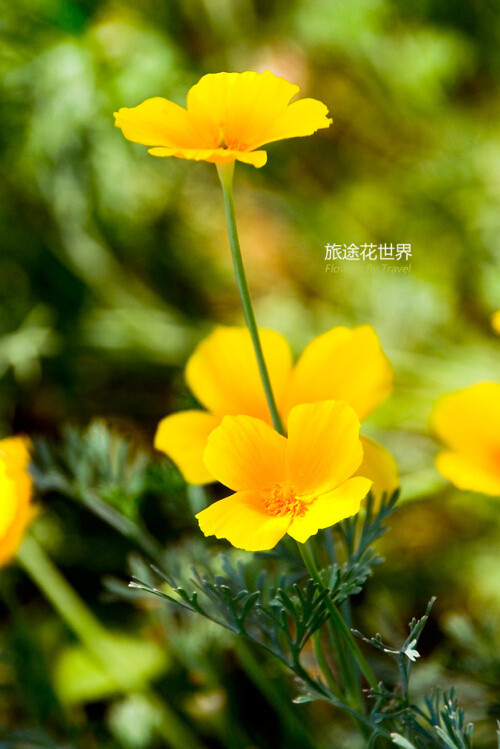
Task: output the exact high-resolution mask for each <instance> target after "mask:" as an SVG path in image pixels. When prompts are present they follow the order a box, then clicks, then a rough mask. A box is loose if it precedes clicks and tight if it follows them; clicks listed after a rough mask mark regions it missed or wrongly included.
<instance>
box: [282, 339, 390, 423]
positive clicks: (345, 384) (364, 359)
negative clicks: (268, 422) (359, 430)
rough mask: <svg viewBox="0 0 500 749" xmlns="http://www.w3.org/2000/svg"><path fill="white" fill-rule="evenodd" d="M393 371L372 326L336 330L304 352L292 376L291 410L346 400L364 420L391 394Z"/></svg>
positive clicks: (311, 344) (309, 346) (289, 401)
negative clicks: (296, 407)
mask: <svg viewBox="0 0 500 749" xmlns="http://www.w3.org/2000/svg"><path fill="white" fill-rule="evenodd" d="M391 386H392V369H391V365H390V364H389V361H388V359H387V357H386V356H385V354H384V352H383V351H382V349H381V346H380V341H379V339H378V336H377V334H376V333H375V331H374V330H373V328H372V327H371V326H370V325H362V326H360V327H358V328H354V329H349V328H344V327H337V328H333V329H332V330H330V331H328V332H327V333H323V335H320V336H318V338H315V339H314V340H313V341H311V343H310V344H309V345H308V346H307V347H306V348H305V349H304V352H303V353H302V356H301V357H300V359H299V361H298V362H297V364H296V366H295V369H294V371H293V374H292V380H291V384H290V389H289V400H288V408H289V409H290V408H292V407H293V406H295V405H297V404H298V403H313V402H314V401H321V400H328V399H331V398H333V399H335V400H345V401H347V403H349V405H350V406H352V407H353V408H354V410H355V411H356V413H357V414H358V416H359V418H360V419H363V418H364V417H365V416H366V415H367V414H368V413H370V411H372V410H373V409H374V408H375V407H376V406H378V404H379V403H381V402H382V401H383V400H384V399H385V398H386V397H387V395H388V394H389V392H390V390H391Z"/></svg>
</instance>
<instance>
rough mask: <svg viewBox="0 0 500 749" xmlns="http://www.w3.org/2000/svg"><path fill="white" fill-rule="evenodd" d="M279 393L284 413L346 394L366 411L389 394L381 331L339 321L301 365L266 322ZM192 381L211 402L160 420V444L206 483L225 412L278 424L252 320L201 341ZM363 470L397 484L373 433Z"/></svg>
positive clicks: (188, 475) (265, 343) (379, 485)
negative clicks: (211, 444) (206, 455)
mask: <svg viewBox="0 0 500 749" xmlns="http://www.w3.org/2000/svg"><path fill="white" fill-rule="evenodd" d="M259 337H260V341H261V344H262V349H263V353H264V359H265V361H266V365H267V369H268V372H269V377H270V379H271V385H272V388H273V392H274V396H275V399H276V403H277V406H278V410H279V411H280V414H281V416H282V417H283V421H284V422H286V417H287V415H288V414H289V413H290V411H291V409H292V408H293V407H294V406H296V405H299V404H301V403H314V402H316V401H323V400H332V399H333V400H345V401H347V403H349V405H350V406H352V408H353V409H354V410H355V412H356V413H357V415H358V417H359V418H360V419H362V418H364V417H365V416H367V415H368V414H369V413H370V412H371V411H372V410H373V409H374V408H375V407H376V406H377V405H378V404H379V403H381V402H382V401H383V400H385V398H386V397H387V396H388V394H389V392H390V390H391V387H392V369H391V366H390V364H389V361H388V359H387V357H386V356H385V354H384V353H383V351H382V348H381V346H380V342H379V339H378V337H377V334H376V333H375V331H374V330H373V328H371V327H370V326H369V325H362V326H360V327H358V328H353V329H349V328H345V327H336V328H332V329H331V330H329V331H328V332H326V333H323V335H320V336H318V337H317V338H315V339H314V340H313V341H312V342H311V343H310V344H309V345H308V346H307V347H306V348H305V350H304V351H303V353H302V355H301V356H300V358H299V360H298V362H297V363H296V365H295V366H293V363H292V354H291V351H290V347H289V345H288V342H287V341H286V340H285V338H284V337H283V336H282V335H280V334H279V333H276V332H275V331H272V330H263V329H261V330H259ZM186 381H187V383H188V385H189V387H190V389H191V391H192V392H193V394H194V395H195V396H196V398H197V399H198V400H199V401H200V403H201V404H202V405H203V406H204V407H205V408H206V409H207V411H201V410H189V411H181V412H180V413H176V414H173V415H171V416H167V417H166V418H165V419H163V420H162V421H161V422H160V424H159V426H158V431H157V433H156V437H155V447H156V448H157V449H158V450H161V451H163V452H165V453H166V454H167V455H169V456H170V457H171V458H172V460H173V461H174V462H175V463H176V464H177V465H178V467H179V469H180V470H181V472H182V473H183V475H184V477H185V479H186V481H188V482H189V483H190V484H206V483H209V482H210V481H213V480H214V474H213V473H212V472H211V470H210V468H209V467H208V466H207V465H206V464H205V463H204V461H203V452H204V450H205V446H206V443H207V439H208V436H209V434H210V433H211V432H212V430H213V429H215V427H217V425H218V424H220V422H221V419H222V418H223V417H224V416H226V415H233V416H236V415H242V414H244V415H246V416H253V417H255V418H258V419H262V420H263V421H265V422H266V423H268V424H271V418H270V415H269V409H268V406H267V402H266V397H265V393H264V389H263V386H262V382H261V379H260V376H259V371H258V368H257V362H256V359H255V354H254V351H253V347H252V342H251V339H250V334H249V332H248V330H247V328H237V327H222V326H220V327H217V328H215V330H214V331H213V332H212V333H211V334H210V335H209V336H208V337H207V338H205V339H204V340H203V341H202V342H201V343H200V344H199V345H198V346H197V348H196V349H195V351H194V353H193V354H192V355H191V357H190V359H189V360H188V363H187V366H186ZM361 439H362V441H363V449H364V453H365V462H364V463H363V465H362V470H364V471H365V473H363V474H362V475H365V476H368V477H369V478H370V479H372V480H373V482H374V487H373V489H374V491H375V493H377V492H380V493H381V492H382V491H387V492H392V491H394V490H395V489H396V488H397V486H398V478H397V467H396V464H395V461H394V459H393V458H392V456H391V455H390V454H389V453H388V452H387V450H385V449H384V448H383V447H381V446H380V445H378V444H377V443H376V442H373V440H368V439H367V438H364V437H362V438H361Z"/></svg>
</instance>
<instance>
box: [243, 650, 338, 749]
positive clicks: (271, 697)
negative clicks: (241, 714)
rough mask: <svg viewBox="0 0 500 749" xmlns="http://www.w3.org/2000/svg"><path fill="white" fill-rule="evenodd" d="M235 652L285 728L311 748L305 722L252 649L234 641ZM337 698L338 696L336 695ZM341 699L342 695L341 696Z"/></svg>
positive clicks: (301, 742)
mask: <svg viewBox="0 0 500 749" xmlns="http://www.w3.org/2000/svg"><path fill="white" fill-rule="evenodd" d="M234 650H235V652H236V655H237V656H238V659H239V661H240V663H241V665H242V666H243V668H244V669H245V673H246V674H247V675H248V676H249V677H250V679H251V680H252V682H253V683H254V684H255V686H256V687H257V689H259V690H260V691H261V692H262V694H263V695H264V697H266V699H267V700H268V702H269V703H270V704H271V705H272V706H273V707H274V709H275V711H276V714H277V715H278V716H279V718H280V719H281V720H282V723H283V728H284V729H285V730H286V731H287V732H288V733H290V734H292V735H293V736H294V737H295V738H296V739H300V745H301V746H302V747H304V749H306V747H311V746H312V744H311V737H310V736H309V734H308V733H307V731H306V728H305V726H304V724H303V722H302V721H301V720H300V718H299V717H298V715H297V713H296V712H295V710H294V709H293V707H292V705H291V704H290V702H289V701H288V700H287V698H286V697H284V696H283V694H282V692H281V690H280V689H278V688H277V687H276V686H275V684H274V683H273V681H272V680H271V679H270V678H269V677H268V676H267V675H266V674H265V673H264V671H263V669H262V663H260V662H259V661H258V660H257V659H256V658H255V656H254V654H253V653H252V650H251V648H250V647H249V646H248V645H247V644H246V642H245V641H244V640H243V639H242V638H235V639H234ZM336 696H337V695H336ZM339 697H340V695H339Z"/></svg>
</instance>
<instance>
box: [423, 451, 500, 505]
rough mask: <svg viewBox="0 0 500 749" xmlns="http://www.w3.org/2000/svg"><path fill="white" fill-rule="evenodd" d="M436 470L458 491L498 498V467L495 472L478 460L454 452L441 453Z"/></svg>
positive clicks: (499, 475)
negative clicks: (462, 490) (479, 493)
mask: <svg viewBox="0 0 500 749" xmlns="http://www.w3.org/2000/svg"><path fill="white" fill-rule="evenodd" d="M436 468H437V469H438V471H439V473H441V474H442V475H443V476H444V477H445V478H447V479H448V480H449V481H451V482H452V483H453V484H455V486H457V487H458V488H459V489H464V490H468V491H475V492H481V493H482V494H489V495H491V496H493V497H500V465H499V467H498V469H497V471H496V472H494V471H492V470H491V467H489V466H486V465H485V464H484V463H482V462H481V461H479V460H475V459H474V458H472V457H470V456H468V455H463V454H460V453H456V452H441V453H439V454H438V455H437V457H436Z"/></svg>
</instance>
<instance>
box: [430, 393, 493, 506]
mask: <svg viewBox="0 0 500 749" xmlns="http://www.w3.org/2000/svg"><path fill="white" fill-rule="evenodd" d="M432 423H433V426H434V430H435V431H436V433H437V435H438V436H439V437H440V438H441V439H442V440H443V442H445V443H446V444H447V445H448V446H449V449H448V450H444V451H442V452H440V453H439V454H438V456H437V458H436V467H437V469H438V471H439V472H440V473H441V474H442V475H443V476H444V477H445V478H447V479H449V480H450V481H451V482H452V483H453V484H455V486H457V487H458V488H459V489H469V490H471V491H476V492H482V493H483V494H490V495H492V496H500V383H499V382H480V383H477V384H476V385H472V386H471V387H469V388H466V389H465V390H460V391H458V392H456V393H450V394H449V395H443V396H442V397H441V398H440V399H439V400H438V402H437V405H436V408H435V409H434V413H433V415H432Z"/></svg>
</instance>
